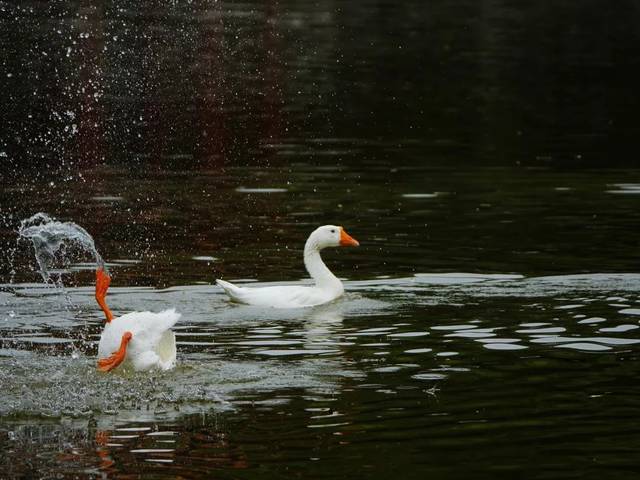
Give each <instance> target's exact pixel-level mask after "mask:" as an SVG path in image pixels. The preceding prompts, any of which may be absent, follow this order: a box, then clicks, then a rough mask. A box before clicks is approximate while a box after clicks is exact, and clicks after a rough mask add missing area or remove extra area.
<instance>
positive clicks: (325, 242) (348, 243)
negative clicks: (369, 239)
mask: <svg viewBox="0 0 640 480" xmlns="http://www.w3.org/2000/svg"><path fill="white" fill-rule="evenodd" d="M358 245H360V243H358V241H357V240H356V239H355V238H353V237H351V236H350V235H349V234H348V233H347V232H345V230H344V228H342V227H338V226H336V225H324V226H322V227H318V228H316V229H315V230H314V231H313V233H312V234H311V235H309V239H308V240H307V246H308V247H311V248H313V249H314V250H322V249H323V248H327V247H357V246H358Z"/></svg>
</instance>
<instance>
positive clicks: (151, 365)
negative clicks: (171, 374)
mask: <svg viewBox="0 0 640 480" xmlns="http://www.w3.org/2000/svg"><path fill="white" fill-rule="evenodd" d="M110 283H111V277H110V276H109V274H107V273H106V272H105V270H104V269H103V268H98V269H97V270H96V301H97V302H98V305H100V308H102V311H103V312H104V315H105V318H106V325H105V326H104V330H103V331H102V336H101V337H100V344H99V345H98V370H100V371H102V372H109V371H111V370H113V369H114V368H116V367H118V366H119V365H121V364H122V365H123V366H127V365H130V366H132V367H133V369H134V370H138V371H140V370H150V369H159V370H169V369H171V368H173V367H174V365H175V363H176V337H175V334H174V333H173V332H172V331H171V327H173V325H174V324H175V323H176V322H177V321H178V319H179V318H180V314H179V313H176V311H175V310H173V309H171V310H165V311H163V312H160V313H152V312H131V313H127V314H125V315H122V316H121V317H118V318H114V317H113V314H112V313H111V310H109V307H107V304H106V302H105V297H106V294H107V289H108V288H109V284H110Z"/></svg>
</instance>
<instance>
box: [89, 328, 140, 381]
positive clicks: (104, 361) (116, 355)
mask: <svg viewBox="0 0 640 480" xmlns="http://www.w3.org/2000/svg"><path fill="white" fill-rule="evenodd" d="M132 337H133V335H132V333H131V332H124V334H123V335H122V340H121V341H120V348H119V349H118V350H116V351H115V352H113V353H112V354H111V355H109V356H108V357H107V358H101V359H100V360H98V370H100V371H101V372H109V371H111V370H113V369H114V368H116V367H117V366H118V365H120V364H121V363H122V362H123V361H124V359H125V357H126V356H127V344H128V343H129V342H130V341H131V338H132Z"/></svg>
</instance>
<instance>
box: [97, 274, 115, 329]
mask: <svg viewBox="0 0 640 480" xmlns="http://www.w3.org/2000/svg"><path fill="white" fill-rule="evenodd" d="M110 283H111V277H110V276H109V274H108V273H107V272H105V271H104V268H102V267H100V268H98V269H97V270H96V301H97V302H98V305H100V308H101V309H102V311H103V312H104V316H105V319H106V321H107V323H109V322H110V321H111V320H113V313H111V310H109V307H107V302H106V301H105V297H106V296H107V290H108V289H109V284H110Z"/></svg>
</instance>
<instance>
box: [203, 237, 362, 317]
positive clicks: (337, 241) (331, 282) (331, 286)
mask: <svg viewBox="0 0 640 480" xmlns="http://www.w3.org/2000/svg"><path fill="white" fill-rule="evenodd" d="M358 245H360V244H359V243H358V241H357V240H355V239H354V238H352V237H351V236H349V234H348V233H347V232H345V231H344V229H343V228H342V227H336V226H335V225H325V226H323V227H318V228H317V229H316V230H314V231H313V233H312V234H311V235H309V238H308V239H307V243H306V244H305V246H304V266H305V267H306V268H307V272H309V275H311V278H313V280H315V283H316V284H315V285H314V286H313V287H301V286H282V287H249V288H245V287H237V286H236V285H233V284H232V283H229V282H225V281H224V280H216V283H217V284H218V285H220V286H221V287H222V288H224V290H225V292H227V294H228V295H229V297H231V300H232V301H234V302H239V303H246V304H249V305H257V306H261V307H274V308H299V307H311V306H314V305H320V304H322V303H327V302H330V301H332V300H335V299H336V298H338V297H339V296H340V295H342V294H343V293H344V287H343V286H342V282H341V281H340V279H338V278H337V277H336V276H335V275H334V274H333V273H331V271H330V270H329V269H328V268H327V266H326V265H325V264H324V262H323V261H322V258H320V250H322V249H323V248H327V247H346V246H354V247H357V246H358Z"/></svg>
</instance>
